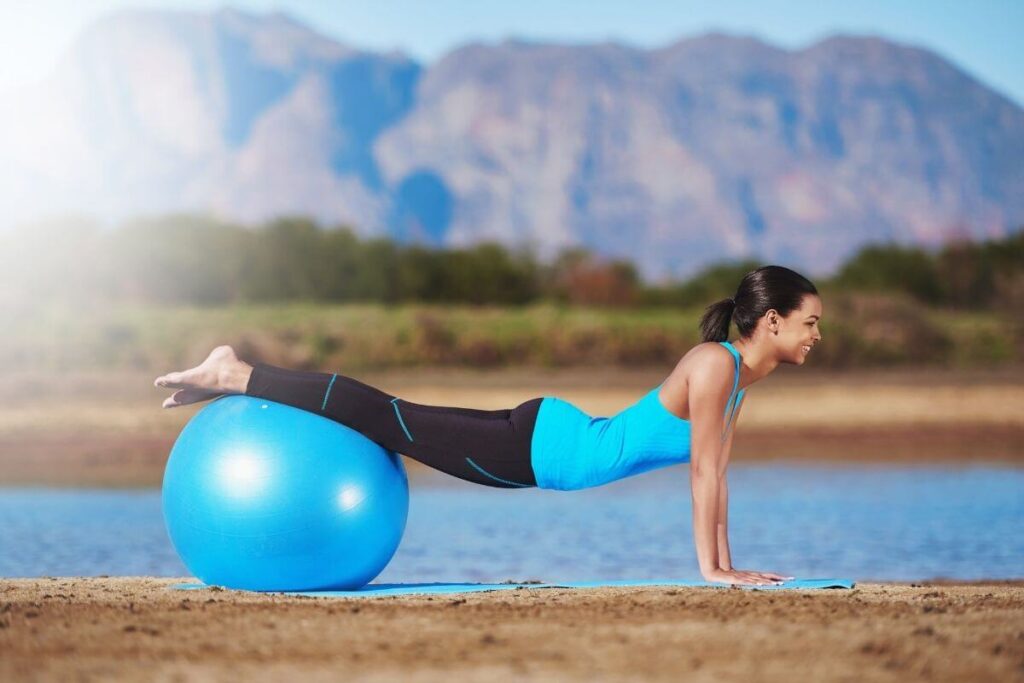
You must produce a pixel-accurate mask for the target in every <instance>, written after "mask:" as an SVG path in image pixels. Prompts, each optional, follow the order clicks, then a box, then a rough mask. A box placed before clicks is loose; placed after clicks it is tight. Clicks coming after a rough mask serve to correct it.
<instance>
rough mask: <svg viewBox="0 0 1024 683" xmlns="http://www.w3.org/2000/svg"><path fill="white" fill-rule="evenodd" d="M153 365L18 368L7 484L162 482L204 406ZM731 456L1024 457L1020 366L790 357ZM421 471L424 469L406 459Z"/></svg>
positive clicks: (503, 394) (439, 386) (6, 395)
mask: <svg viewBox="0 0 1024 683" xmlns="http://www.w3.org/2000/svg"><path fill="white" fill-rule="evenodd" d="M153 376H155V375H154V373H148V372H120V373H99V372H93V373H88V372H77V373H71V374H64V375H60V376H55V375H39V374H33V373H21V374H19V373H12V374H10V375H8V376H5V377H4V381H3V382H0V486H2V485H23V484H38V485H59V486H83V485H84V486H158V485H159V484H160V481H161V479H162V475H163V468H164V463H165V462H166V459H167V455H168V453H170V450H171V447H172V445H173V444H174V440H175V438H176V437H177V435H178V433H179V432H180V431H181V428H182V427H183V426H184V424H185V422H187V421H188V419H189V418H190V417H191V416H192V415H194V414H195V413H196V412H197V411H198V409H199V408H198V407H197V406H185V407H182V408H175V409H171V410H164V409H161V408H160V403H161V402H162V401H163V398H164V397H165V396H166V395H168V394H169V392H168V391H167V390H160V389H157V388H155V387H153V386H152V380H153ZM354 376H355V377H356V379H359V380H360V381H363V382H366V383H368V384H371V385H373V386H377V387H380V388H381V389H383V390H384V391H387V392H388V393H391V394H394V395H396V396H400V397H402V398H403V399H405V400H407V401H415V402H418V403H425V404H428V405H453V406H465V407H475V408H482V409H499V408H510V407H513V406H515V405H518V404H519V403H521V402H522V401H525V400H528V399H530V398H533V397H535V396H559V397H561V398H564V399H566V400H568V401H572V402H573V403H575V404H576V405H578V406H579V407H580V408H582V409H583V410H585V411H587V412H589V413H590V414H591V415H613V414H615V413H616V412H618V411H619V410H621V409H622V408H625V407H626V406H628V405H630V404H631V403H633V402H634V401H636V400H637V399H638V398H639V397H640V396H642V395H643V393H645V392H646V391H648V390H649V389H651V388H653V387H655V386H657V385H658V384H659V383H660V382H661V381H662V380H663V379H664V378H665V371H664V368H653V369H649V370H620V369H608V370H589V371H588V370H581V369H575V370H553V371H551V372H547V373H538V372H535V371H514V372H513V371H499V372H474V371H451V370H444V369H438V368H432V369H422V370H407V371H404V372H389V373H378V374H367V373H356V374H355V375H354ZM735 429H736V437H735V442H734V445H733V456H732V457H733V460H734V461H735V462H741V461H765V460H777V459H798V460H816V461H832V462H844V463H847V462H854V463H857V462H872V463H879V462H882V463H884V462H893V463H900V464H910V463H943V464H946V465H949V466H954V465H957V464H961V463H965V464H976V463H998V464H1001V465H1005V466H1010V467H1020V466H1021V465H1022V464H1024V449H1022V448H1021V446H1020V445H1021V444H1022V443H1024V368H999V369H993V370H975V371H936V370H907V369H904V370H898V371H857V372H820V371H814V370H810V369H807V370H805V369H802V368H789V367H785V368H780V370H779V371H777V372H776V373H774V374H773V375H772V376H770V377H768V378H766V379H765V380H764V381H763V382H760V383H758V384H756V385H754V386H752V387H751V388H750V390H749V391H748V392H747V398H746V401H745V403H744V406H743V409H742V411H741V414H740V417H739V420H738V422H737V424H736V427H735ZM406 465H407V467H408V470H409V474H410V476H411V477H413V478H415V477H417V476H419V474H418V473H419V472H420V471H421V470H422V469H424V468H422V467H421V466H420V465H419V464H418V463H416V462H414V461H412V460H409V459H406Z"/></svg>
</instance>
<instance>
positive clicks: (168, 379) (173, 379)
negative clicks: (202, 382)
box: [153, 372, 188, 389]
mask: <svg viewBox="0 0 1024 683" xmlns="http://www.w3.org/2000/svg"><path fill="white" fill-rule="evenodd" d="M153 386H156V387H170V388H172V389H184V388H186V387H187V386H188V382H187V381H186V378H185V373H184V372H169V373H167V374H166V375H164V376H163V377H157V378H156V381H154V382H153Z"/></svg>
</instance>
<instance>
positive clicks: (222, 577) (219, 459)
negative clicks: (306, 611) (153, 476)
mask: <svg viewBox="0 0 1024 683" xmlns="http://www.w3.org/2000/svg"><path fill="white" fill-rule="evenodd" d="M163 511H164V520H165V522H166V524H167V532H168V533H169V534H170V537H171V542H172V543H173V544H174V548H175V550H177V551H178V554H179V555H180V556H181V559H182V561H184V563H185V566H186V567H188V568H189V570H190V571H191V572H192V573H193V574H194V575H195V576H196V577H197V578H199V579H200V580H202V581H203V582H204V583H206V584H210V585H219V586H227V587H229V588H240V589H248V590H257V591H269V590H316V589H322V590H327V589H337V590H344V589H348V590H354V589H357V588H360V587H361V586H363V585H365V584H367V583H369V582H370V581H371V580H373V578H374V577H375V576H377V575H378V574H379V573H380V572H381V570H383V569H384V567H385V565H387V563H388V562H389V561H390V560H391V557H392V556H393V555H394V554H395V550H396V549H397V548H398V544H399V541H401V539H402V533H403V532H404V531H405V523H406V518H407V516H408V512H409V480H408V477H407V476H406V473H405V467H404V466H403V465H402V460H401V458H400V457H399V456H398V455H397V454H395V453H394V452H392V451H389V450H387V449H385V448H383V447H381V446H380V445H378V444H376V443H374V442H373V441H371V440H370V439H368V438H366V437H365V436H363V435H361V434H360V433H358V432H356V431H355V430H353V429H350V428H348V427H346V426H344V425H342V424H340V423H338V422H334V421H333V420H329V419H328V418H326V417H321V416H319V415H316V414H314V413H310V412H306V411H303V410H299V409H298V408H293V407H291V406H286V405H282V404H280V403H274V402H273V401H266V400H263V399H259V398H253V397H251V396H244V395H229V396H223V397H220V398H217V399H215V400H213V401H212V402H211V403H210V404H209V405H207V406H206V407H204V408H203V409H202V410H201V411H199V412H198V413H196V414H195V415H194V416H193V417H192V419H191V420H189V422H188V424H186V425H185V428H184V429H183V430H182V432H181V435H180V436H179V437H178V440H177V441H176V442H175V444H174V448H173V449H172V450H171V456H170V459H169V460H168V461H167V469H166V471H165V472H164V483H163Z"/></svg>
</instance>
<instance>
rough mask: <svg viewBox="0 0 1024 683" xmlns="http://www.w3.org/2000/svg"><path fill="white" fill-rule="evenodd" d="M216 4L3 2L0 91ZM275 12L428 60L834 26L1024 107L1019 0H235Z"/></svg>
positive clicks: (805, 33)
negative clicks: (93, 43) (124, 21)
mask: <svg viewBox="0 0 1024 683" xmlns="http://www.w3.org/2000/svg"><path fill="white" fill-rule="evenodd" d="M223 6H225V3H224V2H223V1H220V2H217V1H214V0H179V1H178V2H168V1H167V0H162V1H161V0H134V1H130V2H124V1H122V0H36V1H34V2H33V1H31V0H0V91H3V90H7V89H10V88H12V87H15V86H17V85H21V84H25V83H30V82H33V81H35V80H39V79H40V78H43V77H44V76H45V75H46V74H47V73H48V72H49V71H50V70H51V69H52V68H53V66H54V65H55V64H56V62H57V59H58V58H59V56H60V54H61V53H62V52H63V51H64V50H66V49H67V48H68V47H69V46H70V44H71V42H72V41H73V40H74V37H75V36H76V35H77V34H78V33H79V32H80V31H81V30H82V29H83V28H84V27H85V26H87V25H88V24H89V23H91V22H92V21H94V20H96V19H97V18H98V17H100V16H102V15H103V14H104V13H106V12H109V11H112V10H117V9H121V8H125V7H135V8H160V9H182V10H192V11H213V10H215V9H217V8H220V7H223ZM226 6H229V7H233V8H236V9H240V10H244V11H249V12H255V13H270V12H275V11H281V12H285V13H287V14H289V15H290V16H292V17H294V18H296V19H298V20H300V21H302V22H303V23H306V24H308V25H310V26H311V27H313V28H315V29H316V30H318V31H319V32H321V33H324V34H326V35H328V36H331V37H332V38H335V39H337V40H339V41H341V42H344V43H347V44H349V45H352V46H354V47H359V48H363V49H373V50H381V51H387V50H392V49H398V50H401V51H403V52H405V53H407V54H409V55H411V56H413V57H415V58H417V59H418V60H420V61H422V62H424V63H427V64H429V63H430V62H432V61H434V60H436V59H437V58H438V57H439V56H440V55H443V54H444V53H445V52H447V51H448V50H450V49H452V48H454V47H456V46H458V45H461V44H464V43H467V42H472V41H484V42H496V41H500V40H503V39H504V38H508V37H516V38H522V39H528V40H529V39H532V40H543V41H551V42H563V43H592V42H603V41H606V40H612V41H616V42H620V43H625V44H628V45H633V46H636V47H659V46H662V45H665V44H668V43H671V42H674V41H675V40H678V39H680V38H684V37H689V36H692V35H697V34H701V33H705V32H708V31H723V32H726V33H734V34H738V35H750V36H756V37H758V38H761V39H762V40H764V41H766V42H768V43H772V44H774V45H777V46H779V47H783V48H788V49H799V48H802V47H805V46H807V45H809V44H812V43H814V42H816V41H817V40H819V39H821V38H823V37H825V36H829V35H832V34H835V33H846V34H856V35H875V36H881V37H883V38H888V39H892V40H895V41H898V42H901V43H907V44H911V45H916V46H919V47H925V48H929V49H931V50H934V51H936V52H938V53H939V54H941V55H943V56H944V57H945V58H946V59H948V60H950V61H951V62H953V63H954V64H955V65H956V66H957V67H959V68H960V69H962V70H964V71H966V72H968V73H970V74H971V75H972V76H973V77H975V78H977V79H978V80H979V81H981V82H982V83H984V84H986V85H987V86H989V87H991V88H993V89H994V90H996V91H998V92H1000V93H1001V94H1003V95H1004V96H1006V97H1008V98H1010V99H1011V100H1013V101H1015V102H1016V103H1017V104H1018V105H1020V106H1024V40H1021V38H1020V36H1021V34H1022V29H1024V0H963V1H961V2H955V1H951V0H857V1H856V2H850V1H849V0H843V1H842V2H836V1H834V0H813V1H811V2H807V1H804V0H790V1H788V2H783V1H781V0H759V1H758V0H743V1H741V0H717V1H716V2H707V1H706V0H700V1H684V0H674V1H672V0H625V1H623V0H598V1H596V2H595V0H558V2H551V1H550V0H515V1H514V2H513V1H511V0H505V1H497V0H333V1H326V0H233V2H230V3H227V4H226Z"/></svg>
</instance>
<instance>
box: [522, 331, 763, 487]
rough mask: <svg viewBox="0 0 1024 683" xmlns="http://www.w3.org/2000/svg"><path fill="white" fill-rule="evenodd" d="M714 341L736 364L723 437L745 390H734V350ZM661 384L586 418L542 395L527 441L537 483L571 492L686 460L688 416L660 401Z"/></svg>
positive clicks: (688, 446) (553, 398) (580, 412)
mask: <svg viewBox="0 0 1024 683" xmlns="http://www.w3.org/2000/svg"><path fill="white" fill-rule="evenodd" d="M719 344H721V345H722V346H724V347H725V348H727V349H728V350H729V352H730V353H731V354H732V356H733V360H734V361H735V365H736V378H735V381H734V382H733V387H732V392H731V393H730V394H729V400H728V401H727V402H726V405H725V414H726V415H728V420H726V423H725V430H724V431H723V433H722V441H725V437H726V435H727V434H728V432H729V427H730V425H731V424H732V418H733V416H734V415H735V409H736V407H737V406H738V405H739V403H740V401H742V400H743V392H744V391H746V390H745V389H741V390H740V391H739V393H737V392H736V389H737V387H738V386H739V381H740V358H741V357H740V354H739V352H738V351H737V350H736V349H735V348H734V347H733V345H732V344H730V343H729V342H727V341H725V342H719ZM663 384H664V382H662V383H661V384H659V385H658V386H656V387H654V388H653V389H651V390H650V391H648V392H647V393H646V394H644V396H643V397H641V398H640V400H638V401H637V402H636V403H634V404H633V405H631V406H629V407H628V408H625V409H624V410H622V411H621V412H619V413H617V414H616V415H614V416H613V417H591V416H590V415H588V414H586V413H585V412H583V411H582V410H580V409H579V408H577V407H576V406H574V405H573V404H571V403H569V402H567V401H563V400H562V399H560V398H556V397H554V396H545V397H544V399H543V400H542V401H541V404H540V409H539V412H538V413H537V420H536V422H535V424H534V429H533V436H532V440H531V443H530V462H531V465H532V466H533V473H534V476H535V477H536V478H537V487H538V488H542V489H556V490H560V491H573V490H577V489H585V488H590V487H592V486H600V485H601V484H607V483H608V482H611V481H615V480H616V479H622V478H623V477H631V476H633V475H636V474H641V473H643V472H647V471H649V470H653V469H657V468H659V467H666V466H668V465H673V464H676V463H684V462H689V461H690V421H689V420H684V419H683V418H681V417H678V416H676V415H674V414H672V413H670V412H669V411H668V409H667V408H665V406H663V405H662V404H661V400H660V399H659V398H658V391H659V390H660V389H661V387H662V385H663Z"/></svg>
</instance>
